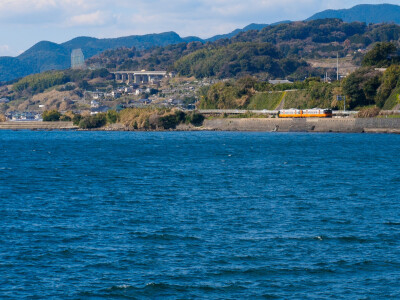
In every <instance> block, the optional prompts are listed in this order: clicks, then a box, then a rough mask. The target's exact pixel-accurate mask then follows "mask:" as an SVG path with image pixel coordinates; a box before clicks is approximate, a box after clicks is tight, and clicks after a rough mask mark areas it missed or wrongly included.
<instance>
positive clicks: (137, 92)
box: [135, 88, 144, 96]
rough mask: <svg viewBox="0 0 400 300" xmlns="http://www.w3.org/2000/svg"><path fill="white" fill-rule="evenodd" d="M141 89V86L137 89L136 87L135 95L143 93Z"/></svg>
mask: <svg viewBox="0 0 400 300" xmlns="http://www.w3.org/2000/svg"><path fill="white" fill-rule="evenodd" d="M143 91H144V90H143V89H141V88H138V89H136V91H135V95H136V96H139V95H140V94H143Z"/></svg>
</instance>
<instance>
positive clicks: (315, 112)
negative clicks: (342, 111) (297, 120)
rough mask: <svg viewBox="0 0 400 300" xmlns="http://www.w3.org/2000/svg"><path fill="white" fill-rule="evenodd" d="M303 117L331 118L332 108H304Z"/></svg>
mask: <svg viewBox="0 0 400 300" xmlns="http://www.w3.org/2000/svg"><path fill="white" fill-rule="evenodd" d="M303 118H332V110H331V109H322V108H312V109H304V110H303Z"/></svg>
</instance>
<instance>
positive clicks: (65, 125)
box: [0, 121, 78, 130]
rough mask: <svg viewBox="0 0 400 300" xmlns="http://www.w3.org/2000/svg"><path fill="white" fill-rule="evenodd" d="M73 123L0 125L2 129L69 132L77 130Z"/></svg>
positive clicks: (24, 122) (22, 122) (33, 122)
mask: <svg viewBox="0 0 400 300" xmlns="http://www.w3.org/2000/svg"><path fill="white" fill-rule="evenodd" d="M77 128H78V126H75V125H74V124H73V123H72V122H40V121H21V122H15V121H7V122H1V123H0V129H11V130H24V129H28V130H53V129H54V130H67V129H68V130H69V129H77Z"/></svg>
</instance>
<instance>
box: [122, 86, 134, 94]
mask: <svg viewBox="0 0 400 300" xmlns="http://www.w3.org/2000/svg"><path fill="white" fill-rule="evenodd" d="M124 91H125V93H133V87H131V86H128V87H126V88H125V90H124Z"/></svg>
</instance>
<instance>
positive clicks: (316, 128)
mask: <svg viewBox="0 0 400 300" xmlns="http://www.w3.org/2000/svg"><path fill="white" fill-rule="evenodd" d="M203 127H204V129H206V130H226V131H277V132H365V131H368V132H374V131H375V130H376V132H391V131H397V130H400V119H379V118H367V119H355V118H343V119H312V118H308V119H278V118H270V119H262V118H259V119H258V118H254V119H234V118H232V119H230V118H226V119H213V120H205V121H204V126H203Z"/></svg>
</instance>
